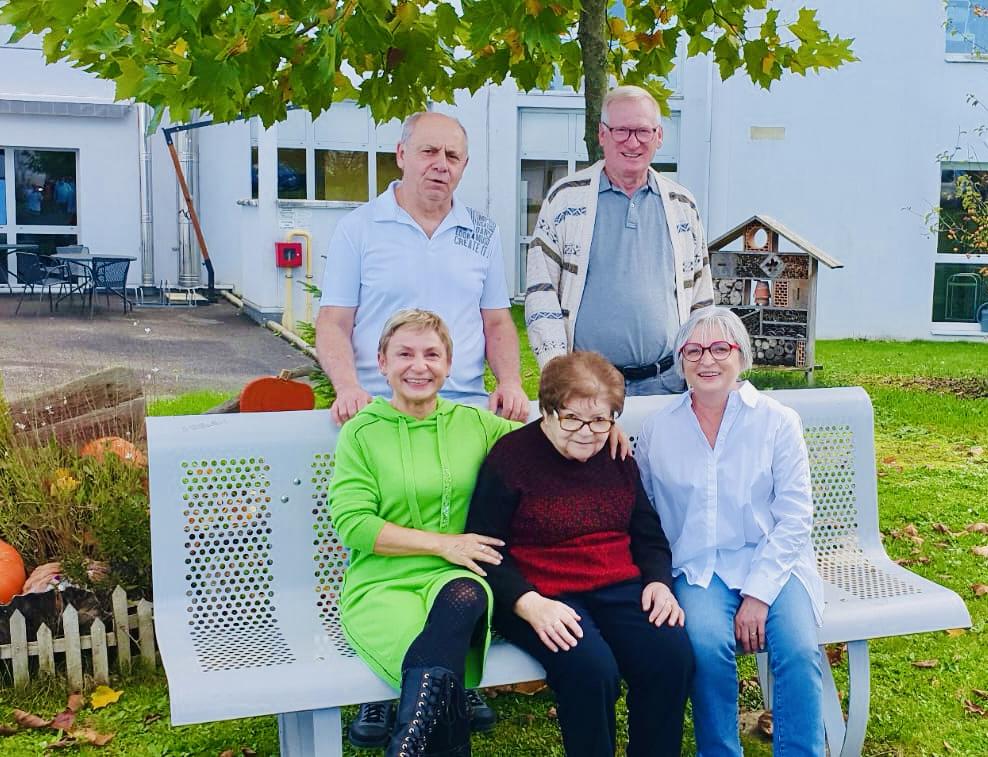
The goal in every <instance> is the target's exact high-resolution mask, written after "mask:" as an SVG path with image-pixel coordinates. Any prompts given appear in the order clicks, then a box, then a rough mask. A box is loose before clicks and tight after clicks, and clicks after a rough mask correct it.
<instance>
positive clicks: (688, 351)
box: [679, 341, 741, 363]
mask: <svg viewBox="0 0 988 757" xmlns="http://www.w3.org/2000/svg"><path fill="white" fill-rule="evenodd" d="M740 349H741V347H740V345H737V344H734V343H733V342H723V341H718V342H711V343H710V344H708V345H707V346H706V347H704V346H703V345H702V344H700V343H698V342H687V343H686V344H684V345H683V346H682V347H681V348H680V350H679V354H680V355H682V356H683V360H688V361H689V362H691V363H698V362H700V358H702V357H703V353H704V352H707V351H709V352H710V356H711V357H712V358H713V359H714V360H727V358H728V357H730V355H731V352H732V351H733V350H740Z"/></svg>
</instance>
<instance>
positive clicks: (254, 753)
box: [240, 746, 257, 757]
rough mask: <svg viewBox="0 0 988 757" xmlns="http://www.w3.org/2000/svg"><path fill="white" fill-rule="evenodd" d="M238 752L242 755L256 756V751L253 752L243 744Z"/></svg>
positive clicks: (245, 756)
mask: <svg viewBox="0 0 988 757" xmlns="http://www.w3.org/2000/svg"><path fill="white" fill-rule="evenodd" d="M240 754H241V755H243V757H257V752H255V751H254V750H253V749H251V748H250V747H249V746H245V747H244V748H243V749H241V750H240Z"/></svg>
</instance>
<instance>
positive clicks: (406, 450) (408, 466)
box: [398, 416, 425, 531]
mask: <svg viewBox="0 0 988 757" xmlns="http://www.w3.org/2000/svg"><path fill="white" fill-rule="evenodd" d="M398 439H399V442H400V447H401V477H402V480H403V481H404V482H405V499H406V500H408V510H409V512H411V514H412V524H413V525H414V526H415V528H417V529H419V530H420V531H424V530H425V526H424V525H423V523H422V513H421V512H420V511H419V499H418V496H417V495H416V493H415V473H414V463H413V462H412V442H411V439H410V438H409V436H408V421H406V420H405V419H404V418H403V417H401V416H399V417H398Z"/></svg>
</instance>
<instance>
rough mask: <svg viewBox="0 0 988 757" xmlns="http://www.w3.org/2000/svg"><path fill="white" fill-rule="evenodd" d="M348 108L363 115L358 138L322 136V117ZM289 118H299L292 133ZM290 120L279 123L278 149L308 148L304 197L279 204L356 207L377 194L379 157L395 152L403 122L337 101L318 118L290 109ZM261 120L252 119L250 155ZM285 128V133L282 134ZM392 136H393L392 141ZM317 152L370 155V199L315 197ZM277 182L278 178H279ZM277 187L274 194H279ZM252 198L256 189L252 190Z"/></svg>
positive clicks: (256, 145) (278, 200) (300, 110)
mask: <svg viewBox="0 0 988 757" xmlns="http://www.w3.org/2000/svg"><path fill="white" fill-rule="evenodd" d="M344 109H345V110H347V111H348V113H347V116H348V117H350V118H353V117H355V116H356V117H362V118H363V120H364V124H363V125H362V128H361V131H360V135H359V138H358V139H353V138H349V139H348V138H340V139H333V138H326V137H325V136H322V135H320V134H319V133H318V132H319V131H320V128H319V127H320V126H322V125H323V123H324V122H323V123H320V122H322V119H331V118H333V116H334V115H335V116H337V117H338V116H339V115H340V112H341V110H344ZM288 119H290V120H294V121H296V124H295V126H296V130H295V133H294V134H293V133H291V132H290V131H289V129H288V128H286V127H283V124H287V122H288ZM288 119H286V121H282V122H279V123H278V125H277V127H278V134H277V137H276V144H277V147H276V149H277V150H281V149H304V150H305V199H294V198H282V197H277V204H278V206H280V207H309V208H312V207H316V208H341V209H353V208H359V207H360V206H361V205H364V204H365V203H367V202H369V201H370V200H373V199H374V198H375V197H377V196H378V194H379V193H378V191H377V160H378V156H379V155H388V154H390V155H395V153H396V150H397V144H398V137H399V135H400V134H401V122H400V121H398V120H397V119H395V120H392V121H389V122H387V123H384V124H380V125H377V124H375V123H374V119H373V118H371V115H370V111H369V110H368V109H366V108H362V107H360V106H358V105H357V104H356V103H354V102H351V101H345V102H342V103H334V104H333V107H332V108H330V109H329V110H328V111H324V112H323V113H321V114H320V115H319V117H318V118H315V119H314V118H313V117H312V114H311V113H309V111H307V110H302V109H296V110H290V111H289V112H288ZM260 128H262V127H261V126H260V122H259V120H258V119H256V118H254V119H251V122H250V148H251V156H253V151H254V150H255V149H256V148H257V147H258V132H259V129H260ZM282 131H285V132H286V133H285V134H282ZM389 135H393V142H392V141H391V138H390V136H389ZM317 151H347V152H362V153H366V155H367V199H366V200H318V199H316V168H317V165H316V152H317ZM276 181H277V180H276ZM277 191H278V190H277V186H276V188H275V194H276V195H277ZM251 196H252V198H253V190H251ZM253 200H254V201H256V198H253Z"/></svg>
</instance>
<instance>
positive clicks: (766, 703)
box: [755, 652, 775, 710]
mask: <svg viewBox="0 0 988 757" xmlns="http://www.w3.org/2000/svg"><path fill="white" fill-rule="evenodd" d="M755 662H756V663H757V664H758V685H759V686H761V688H762V706H763V707H765V709H766V710H771V709H772V686H773V685H774V683H775V679H774V678H772V666H771V665H770V664H769V661H768V652H756V653H755Z"/></svg>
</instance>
